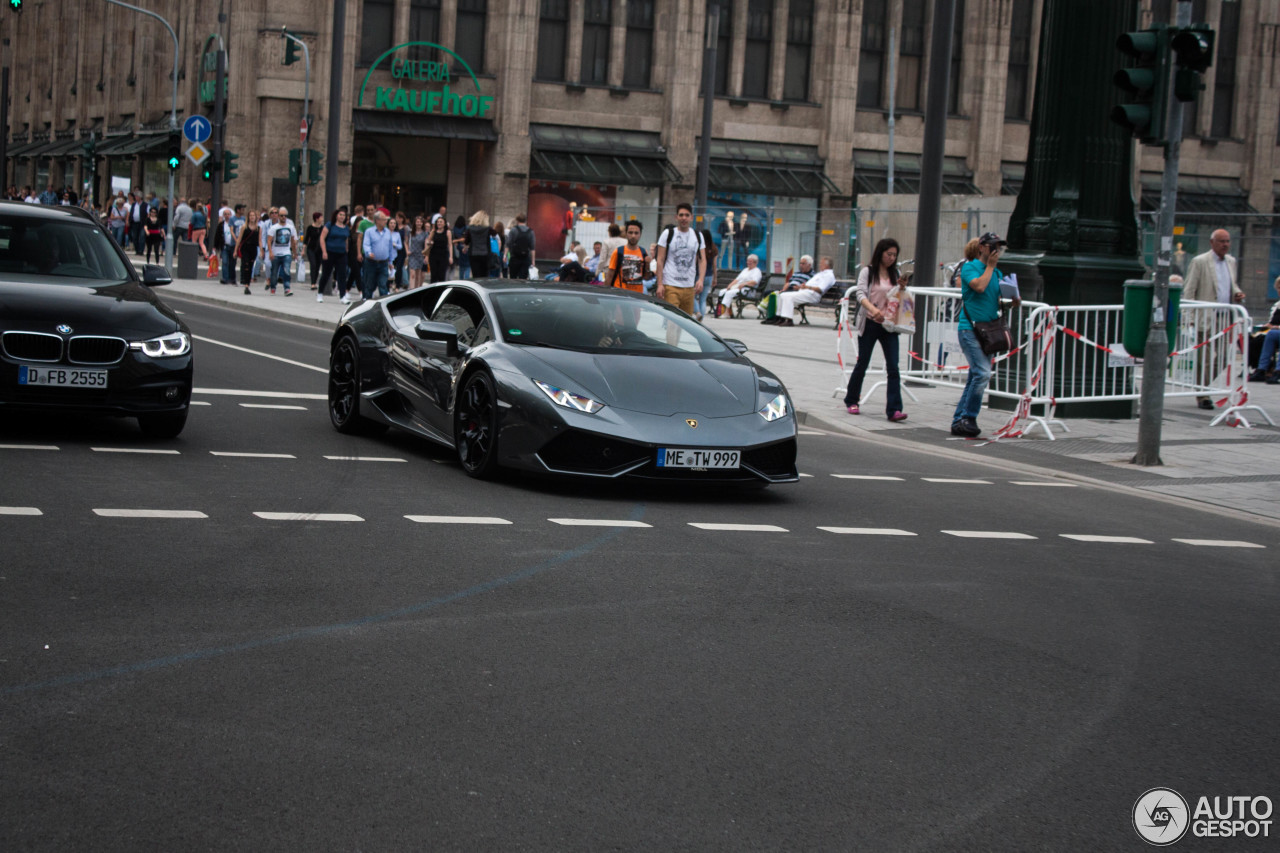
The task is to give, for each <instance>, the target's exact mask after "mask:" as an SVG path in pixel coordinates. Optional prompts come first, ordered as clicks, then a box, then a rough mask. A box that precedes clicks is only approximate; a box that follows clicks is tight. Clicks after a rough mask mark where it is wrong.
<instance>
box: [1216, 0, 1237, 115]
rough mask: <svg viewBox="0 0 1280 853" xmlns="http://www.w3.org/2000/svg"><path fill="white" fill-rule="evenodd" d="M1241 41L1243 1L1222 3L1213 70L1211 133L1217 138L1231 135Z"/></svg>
mask: <svg viewBox="0 0 1280 853" xmlns="http://www.w3.org/2000/svg"><path fill="white" fill-rule="evenodd" d="M1239 40H1240V4H1239V3H1232V2H1225V3H1223V4H1222V17H1221V18H1219V19H1218V44H1217V46H1216V47H1215V48H1214V54H1215V56H1214V59H1215V60H1216V64H1217V66H1218V67H1217V69H1216V70H1215V71H1214V72H1213V121H1212V122H1211V123H1210V126H1209V135H1210V136H1212V137H1213V138H1214V139H1229V138H1230V137H1231V119H1232V116H1233V115H1234V113H1235V99H1236V46H1237V44H1238V42H1239Z"/></svg>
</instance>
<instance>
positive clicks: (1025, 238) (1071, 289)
mask: <svg viewBox="0 0 1280 853" xmlns="http://www.w3.org/2000/svg"><path fill="white" fill-rule="evenodd" d="M1137 5H1138V4H1137V3H1135V2H1131V0H1045V4H1044V16H1043V21H1044V23H1043V25H1042V27H1041V31H1040V59H1039V65H1038V67H1037V73H1036V89H1035V105H1034V108H1033V110H1032V114H1031V141H1030V145H1029V146H1028V151H1027V169H1026V178H1025V180H1024V182H1023V186H1022V192H1020V193H1019V194H1018V201H1017V205H1016V206H1015V208H1014V211H1013V217H1012V219H1011V220H1010V223H1009V234H1008V235H1007V239H1008V241H1009V249H1010V251H1009V252H1008V253H1007V254H1006V255H1005V256H1004V258H1003V259H1002V260H1001V262H1000V267H1001V269H1003V270H1004V271H1005V272H1011V273H1017V275H1018V282H1019V284H1020V286H1021V289H1022V295H1023V298H1024V299H1028V300H1037V301H1043V302H1048V303H1050V304H1054V305H1090V304H1097V305H1118V304H1120V303H1121V302H1123V301H1124V289H1123V283H1124V280H1125V279H1128V278H1141V277H1142V276H1143V266H1142V263H1141V261H1140V258H1139V252H1138V222H1137V215H1136V210H1135V205H1134V199H1133V192H1132V189H1131V188H1132V176H1133V158H1134V143H1133V140H1132V137H1130V135H1129V134H1128V133H1127V132H1126V131H1125V130H1124V129H1123V128H1121V127H1120V126H1119V125H1117V124H1115V123H1113V122H1112V121H1111V120H1110V119H1109V118H1108V114H1109V113H1110V112H1111V108H1112V107H1113V106H1115V105H1116V104H1117V103H1119V89H1117V88H1116V86H1115V85H1114V84H1113V83H1112V76H1113V75H1114V74H1115V72H1116V69H1118V68H1119V67H1120V65H1121V63H1122V60H1123V57H1122V55H1121V54H1120V52H1119V51H1118V50H1116V47H1115V41H1116V37H1117V36H1119V35H1120V34H1121V33H1123V32H1128V31H1130V30H1133V29H1135V28H1136V25H1137ZM1099 343H1102V344H1104V345H1105V344H1107V343H1111V342H1110V341H1099ZM1101 363H1102V364H1104V365H1105V359H1102V360H1101ZM1059 365H1060V366H1059V369H1058V371H1057V374H1058V381H1057V382H1056V383H1055V384H1056V386H1057V387H1055V389H1054V394H1055V396H1057V397H1069V396H1075V394H1076V393H1079V392H1081V391H1083V392H1085V393H1088V391H1089V389H1091V388H1095V387H1097V386H1098V384H1099V383H1105V387H1107V388H1111V387H1113V386H1114V383H1115V382H1116V381H1117V379H1121V378H1122V377H1118V376H1116V375H1114V374H1115V371H1116V370H1117V369H1115V368H1112V369H1106V368H1097V369H1094V370H1091V371H1089V373H1090V374H1091V375H1085V371H1083V370H1080V369H1077V368H1078V367H1079V365H1070V364H1063V363H1062V362H1059ZM1059 414H1062V415H1064V416H1068V417H1069V416H1073V415H1074V416H1077V417H1084V416H1089V417H1132V414H1133V406H1132V404H1130V403H1093V404H1085V405H1083V406H1082V405H1079V404H1077V405H1064V406H1061V407H1059Z"/></svg>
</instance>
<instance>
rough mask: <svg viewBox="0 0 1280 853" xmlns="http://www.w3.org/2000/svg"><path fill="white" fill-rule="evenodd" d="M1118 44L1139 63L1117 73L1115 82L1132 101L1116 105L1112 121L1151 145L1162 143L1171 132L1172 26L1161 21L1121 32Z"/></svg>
mask: <svg viewBox="0 0 1280 853" xmlns="http://www.w3.org/2000/svg"><path fill="white" fill-rule="evenodd" d="M1116 47H1117V48H1118V49H1119V50H1120V51H1121V52H1122V53H1124V54H1125V55H1127V56H1129V57H1131V58H1132V59H1134V60H1136V61H1137V65H1136V66H1135V67H1132V68H1121V69H1120V70H1119V71H1117V72H1116V73H1115V77H1114V78H1113V79H1114V81H1115V84H1116V85H1117V86H1119V87H1120V88H1121V89H1122V90H1124V92H1125V93H1126V94H1127V95H1128V96H1129V99H1130V100H1131V101H1133V103H1129V104H1119V105H1117V106H1116V107H1115V108H1114V109H1113V110H1112V111H1111V120H1112V121H1114V122H1115V123H1116V124H1118V125H1120V126H1121V127H1123V128H1125V129H1126V130H1128V131H1129V132H1130V133H1132V134H1133V135H1134V136H1136V137H1138V138H1139V139H1141V140H1142V141H1143V142H1145V143H1147V144H1148V145H1163V144H1165V142H1166V141H1167V140H1166V137H1167V135H1168V134H1167V127H1166V125H1167V124H1168V121H1167V119H1166V114H1167V108H1168V103H1169V28H1168V27H1166V26H1164V25H1163V24H1162V25H1160V26H1157V27H1153V28H1152V29H1149V30H1141V31H1139V32H1134V33H1122V34H1121V35H1120V37H1119V38H1117V39H1116Z"/></svg>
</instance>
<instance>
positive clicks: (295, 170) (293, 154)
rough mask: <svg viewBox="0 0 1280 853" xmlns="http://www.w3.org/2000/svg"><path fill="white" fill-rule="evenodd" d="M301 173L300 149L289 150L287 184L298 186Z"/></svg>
mask: <svg viewBox="0 0 1280 853" xmlns="http://www.w3.org/2000/svg"><path fill="white" fill-rule="evenodd" d="M301 172H302V149H301V148H290V149H289V183H291V184H295V185H296V184H298V183H299V182H300V181H301V180H302V178H301Z"/></svg>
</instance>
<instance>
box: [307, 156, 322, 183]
mask: <svg viewBox="0 0 1280 853" xmlns="http://www.w3.org/2000/svg"><path fill="white" fill-rule="evenodd" d="M323 170H324V155H323V154H321V153H320V152H319V151H312V152H311V153H310V154H308V155H307V172H308V175H307V177H308V178H309V179H310V183H312V184H318V183H320V181H321V180H322V178H321V176H320V173H321V172H322V171H323Z"/></svg>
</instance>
